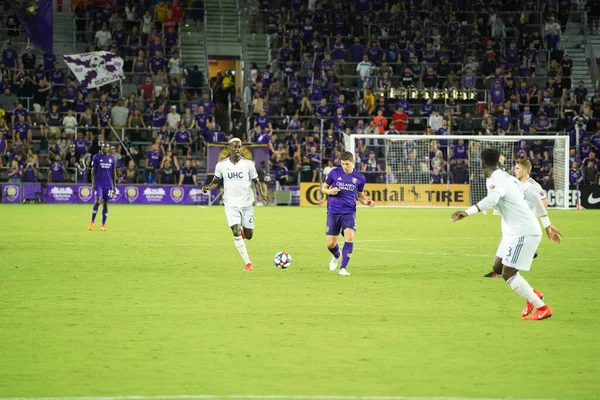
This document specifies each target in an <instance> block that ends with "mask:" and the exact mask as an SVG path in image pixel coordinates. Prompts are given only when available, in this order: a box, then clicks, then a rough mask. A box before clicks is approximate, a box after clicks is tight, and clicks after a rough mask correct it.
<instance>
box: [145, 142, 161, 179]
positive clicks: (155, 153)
mask: <svg viewBox="0 0 600 400" xmlns="http://www.w3.org/2000/svg"><path fill="white" fill-rule="evenodd" d="M161 160H162V154H161V152H160V151H159V149H158V145H156V144H153V145H152V147H151V149H150V151H149V152H148V154H146V183H147V184H153V183H155V181H156V172H157V171H158V169H159V167H160V163H161Z"/></svg>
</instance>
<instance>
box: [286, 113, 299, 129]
mask: <svg viewBox="0 0 600 400" xmlns="http://www.w3.org/2000/svg"><path fill="white" fill-rule="evenodd" d="M288 129H289V130H291V131H299V130H301V129H302V122H301V121H300V114H299V112H296V114H295V115H294V117H293V118H292V120H291V121H290V123H289V125H288Z"/></svg>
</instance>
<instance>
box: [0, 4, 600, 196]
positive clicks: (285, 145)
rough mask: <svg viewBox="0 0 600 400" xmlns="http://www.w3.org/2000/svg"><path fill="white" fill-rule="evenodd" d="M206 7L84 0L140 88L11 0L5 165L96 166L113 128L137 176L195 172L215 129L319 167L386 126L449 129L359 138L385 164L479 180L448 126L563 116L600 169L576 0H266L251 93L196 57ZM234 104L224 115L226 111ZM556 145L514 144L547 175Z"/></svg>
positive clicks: (579, 167)
mask: <svg viewBox="0 0 600 400" xmlns="http://www.w3.org/2000/svg"><path fill="white" fill-rule="evenodd" d="M203 7H204V5H203V2H202V1H200V0H194V1H191V2H186V3H185V4H180V3H179V1H178V0H172V1H170V2H168V3H166V2H165V1H163V0H161V1H159V2H157V3H156V4H150V3H149V2H146V1H127V2H116V3H114V4H113V3H111V2H110V1H107V2H104V4H102V5H99V4H95V3H94V2H88V1H77V2H73V11H74V18H75V21H74V23H75V25H74V26H75V27H76V29H75V32H74V35H75V36H76V39H77V41H79V42H80V43H86V44H87V43H90V44H89V46H87V48H86V50H87V51H96V50H106V51H110V52H114V53H118V54H119V55H121V56H122V57H123V59H124V60H125V70H126V71H127V72H128V75H127V81H128V82H129V83H135V84H136V85H137V87H138V90H137V91H136V92H134V93H129V94H127V93H122V92H121V86H120V85H119V84H118V83H117V82H114V83H112V84H111V85H107V86H105V87H102V88H99V89H93V90H87V89H85V88H83V87H81V86H79V85H78V83H77V81H76V80H75V78H74V76H72V74H71V73H70V71H69V70H68V69H65V68H64V66H63V65H62V64H61V63H60V61H59V60H57V57H56V56H54V55H52V54H43V55H40V54H39V52H37V51H35V49H32V48H19V47H18V46H17V45H16V43H17V42H18V41H19V39H23V37H24V36H23V35H24V33H23V32H22V29H20V28H19V26H18V21H17V20H16V18H15V17H14V15H11V14H10V11H9V10H5V11H6V12H7V15H8V17H6V23H5V26H6V27H7V29H5V30H2V36H3V37H2V39H4V40H5V42H4V43H5V45H4V48H3V51H2V64H1V65H0V73H1V74H2V79H1V82H0V86H2V87H0V90H1V92H2V93H1V94H0V108H1V111H0V115H2V119H0V171H2V174H1V175H0V179H7V180H9V181H10V182H22V181H23V182H30V181H35V180H43V181H46V180H47V181H49V182H61V181H73V180H74V179H77V180H78V181H86V180H87V179H88V175H89V173H88V172H89V171H88V166H89V158H90V154H95V153H97V152H98V145H99V143H100V142H102V141H105V140H107V141H110V142H111V143H113V148H112V149H111V151H112V152H113V154H114V155H115V157H116V159H117V161H118V163H119V174H120V176H119V180H120V181H121V182H129V183H142V182H146V183H150V184H152V183H164V184H172V183H178V184H194V185H195V184H200V183H202V182H200V181H199V178H198V176H200V175H199V174H200V173H201V171H203V170H204V168H205V164H204V158H205V154H206V145H207V144H209V143H214V142H227V141H228V140H229V139H230V138H232V137H240V138H242V139H243V140H244V141H246V142H254V143H262V144H266V145H267V146H269V151H270V154H271V164H270V165H265V166H261V168H263V169H264V171H265V173H267V174H271V175H272V176H273V178H274V181H276V182H278V183H279V184H282V185H285V184H293V183H297V182H298V181H317V180H319V179H320V177H321V174H322V173H326V172H327V170H328V169H329V168H331V167H332V166H334V165H337V164H338V163H339V157H340V153H341V151H342V150H343V148H344V138H346V140H348V139H349V140H353V139H351V138H352V135H353V134H360V133H366V134H368V133H373V134H381V135H394V134H424V135H431V136H432V140H431V141H430V143H429V145H428V148H423V149H413V148H410V145H409V144H407V143H404V144H403V145H400V146H398V148H394V147H393V146H390V145H385V144H383V142H382V141H378V140H370V141H364V142H363V141H361V142H359V143H357V146H356V154H355V156H356V161H357V167H358V168H359V169H360V170H361V171H363V172H364V173H365V175H366V176H367V179H368V181H369V182H387V183H404V182H406V183H446V182H452V183H467V182H468V181H469V178H470V172H469V162H468V157H469V146H471V144H470V143H469V141H468V140H467V141H454V142H448V141H447V140H444V139H443V138H442V137H443V136H445V135H448V134H462V135H522V136H523V137H524V138H525V137H526V136H527V135H533V134H536V135H545V134H550V133H553V134H554V133H560V134H567V135H570V139H571V140H570V141H571V160H570V161H571V162H572V170H571V171H570V178H571V183H577V182H581V183H585V184H597V183H598V168H599V167H600V162H599V161H597V158H596V157H595V155H596V154H599V155H600V153H598V152H599V151H600V91H597V90H596V91H595V92H594V90H593V88H586V87H584V85H583V83H582V82H572V79H571V75H572V72H573V61H572V60H570V57H569V54H567V53H565V52H564V51H563V50H561V37H562V35H563V32H564V30H565V27H566V24H567V22H568V20H569V13H570V12H571V8H572V3H571V1H570V0H548V1H545V2H537V1H532V0H505V1H489V2H483V1H467V0H456V1H450V0H443V1H442V0H440V1H436V0H429V1H425V2H413V1H393V0H390V1H385V0H355V1H348V0H345V1H310V2H308V1H303V0H289V1H258V0H250V1H249V2H248V8H249V12H248V15H249V21H248V28H249V29H250V32H251V33H257V32H259V31H263V32H264V33H265V34H266V35H267V38H268V42H269V43H270V44H271V48H272V51H271V53H270V55H269V56H270V60H271V62H270V63H269V64H268V65H265V66H260V67H259V66H258V65H256V64H255V63H251V60H248V61H250V63H251V64H252V66H251V68H250V74H249V77H247V78H248V81H247V82H243V83H244V90H243V92H242V93H236V92H235V86H234V83H235V81H234V79H235V78H234V77H233V76H232V75H230V74H223V73H222V72H219V73H218V74H217V76H214V77H211V79H210V80H209V82H210V83H209V86H208V87H206V90H204V88H205V86H206V83H205V79H204V77H203V76H202V74H201V73H200V72H199V71H198V68H197V66H188V65H186V64H185V62H184V61H185V60H181V58H180V54H179V46H180V43H179V37H178V35H179V28H180V25H181V24H183V23H184V22H185V23H187V24H191V25H194V26H196V27H198V26H200V22H201V21H202V19H203V16H202V13H203V12H202V10H203ZM21 47H22V46H21ZM58 59H60V57H58ZM228 103H230V104H228ZM229 106H230V108H231V115H230V117H231V118H230V123H226V124H221V125H223V126H220V125H219V124H218V123H217V119H216V118H215V115H216V114H217V113H219V112H221V113H223V112H224V111H223V110H227V109H228V107H229ZM219 121H221V120H219ZM111 127H113V128H114V129H115V131H114V132H116V133H117V135H119V137H120V138H122V143H121V142H120V141H118V140H117V138H116V137H115V135H114V133H113V130H112V129H111ZM576 139H578V140H579V146H578V147H576V143H577V141H576ZM550 146H551V142H549V141H548V142H546V141H530V140H526V139H524V140H522V141H521V142H519V143H518V144H516V145H515V148H514V149H513V150H514V154H513V156H514V158H519V157H527V158H530V159H531V161H532V164H533V171H532V176H533V177H534V179H536V180H537V181H539V182H540V183H541V184H542V185H543V186H544V187H545V188H550V187H551V186H552V180H553V165H552V163H553V159H552V157H553V152H552V151H551V148H550ZM41 171H47V173H45V172H44V173H42V172H41Z"/></svg>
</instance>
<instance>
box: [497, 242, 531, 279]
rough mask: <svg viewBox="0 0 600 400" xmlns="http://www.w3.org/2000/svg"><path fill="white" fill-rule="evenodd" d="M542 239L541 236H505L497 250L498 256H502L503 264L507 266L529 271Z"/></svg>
mask: <svg viewBox="0 0 600 400" xmlns="http://www.w3.org/2000/svg"><path fill="white" fill-rule="evenodd" d="M541 241H542V237H541V236H531V235H529V236H504V237H503V238H502V241H501V242H500V245H499V246H498V251H496V257H500V258H502V264H503V265H506V266H507V267H512V268H515V269H518V270H520V271H529V269H530V268H531V262H532V261H533V256H534V255H535V252H536V251H537V248H538V246H539V245H540V242H541Z"/></svg>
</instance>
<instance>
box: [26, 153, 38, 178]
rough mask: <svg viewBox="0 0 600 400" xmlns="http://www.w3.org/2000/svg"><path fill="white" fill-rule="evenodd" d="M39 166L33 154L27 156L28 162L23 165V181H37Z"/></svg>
mask: <svg viewBox="0 0 600 400" xmlns="http://www.w3.org/2000/svg"><path fill="white" fill-rule="evenodd" d="M38 168H39V167H38V165H37V164H36V162H35V160H34V158H33V156H29V157H27V164H25V166H24V167H23V182H36V181H37V172H38Z"/></svg>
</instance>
